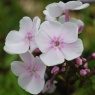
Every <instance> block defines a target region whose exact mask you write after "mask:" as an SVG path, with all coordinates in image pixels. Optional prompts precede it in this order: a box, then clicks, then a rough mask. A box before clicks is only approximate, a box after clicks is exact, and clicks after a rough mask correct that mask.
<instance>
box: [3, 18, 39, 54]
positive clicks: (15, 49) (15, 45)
mask: <svg viewBox="0 0 95 95" xmlns="http://www.w3.org/2000/svg"><path fill="white" fill-rule="evenodd" d="M39 25H40V19H39V18H38V17H35V18H34V19H33V21H32V20H31V18H29V17H23V18H22V19H21V20H20V30H19V32H18V31H15V30H13V31H10V32H9V33H8V35H7V37H6V42H5V46H4V50H5V51H6V52H8V53H10V54H21V53H25V52H27V51H28V50H29V49H30V51H31V52H32V51H33V50H35V49H36V48H37V45H36V42H35V35H36V34H37V32H38V28H39Z"/></svg>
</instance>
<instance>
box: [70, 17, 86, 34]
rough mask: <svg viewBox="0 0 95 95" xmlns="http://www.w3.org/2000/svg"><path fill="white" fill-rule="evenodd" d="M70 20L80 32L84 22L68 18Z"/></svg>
mask: <svg viewBox="0 0 95 95" xmlns="http://www.w3.org/2000/svg"><path fill="white" fill-rule="evenodd" d="M70 22H73V23H74V24H76V25H77V26H78V33H79V34H80V33H81V32H82V30H83V26H84V23H83V22H82V21H81V20H78V19H75V18H70Z"/></svg>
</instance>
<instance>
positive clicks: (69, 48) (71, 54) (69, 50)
mask: <svg viewBox="0 0 95 95" xmlns="http://www.w3.org/2000/svg"><path fill="white" fill-rule="evenodd" d="M61 51H62V52H63V55H64V58H65V59H66V60H73V59H74V58H77V57H79V56H80V55H81V54H82V52H83V43H82V41H81V40H80V39H78V40H77V41H76V42H74V43H71V44H64V47H63V48H62V49H61Z"/></svg>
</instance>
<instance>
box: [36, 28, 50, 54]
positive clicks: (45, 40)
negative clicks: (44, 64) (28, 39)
mask: <svg viewBox="0 0 95 95" xmlns="http://www.w3.org/2000/svg"><path fill="white" fill-rule="evenodd" d="M36 43H37V45H38V48H39V49H40V50H41V51H42V52H43V53H44V52H47V51H48V50H49V48H50V38H49V37H48V36H47V34H46V33H45V32H44V31H43V30H41V29H40V31H39V33H38V34H37V35H36Z"/></svg>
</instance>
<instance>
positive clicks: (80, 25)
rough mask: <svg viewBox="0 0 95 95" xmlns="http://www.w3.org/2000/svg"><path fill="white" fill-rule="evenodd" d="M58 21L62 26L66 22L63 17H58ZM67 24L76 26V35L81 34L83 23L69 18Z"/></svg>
mask: <svg viewBox="0 0 95 95" xmlns="http://www.w3.org/2000/svg"><path fill="white" fill-rule="evenodd" d="M58 21H59V22H60V23H62V24H63V23H65V22H66V21H65V15H62V16H60V17H59V19H58ZM69 22H72V23H74V24H76V25H77V26H78V34H80V33H82V30H83V27H84V23H83V22H82V21H81V20H79V19H75V18H69Z"/></svg>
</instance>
